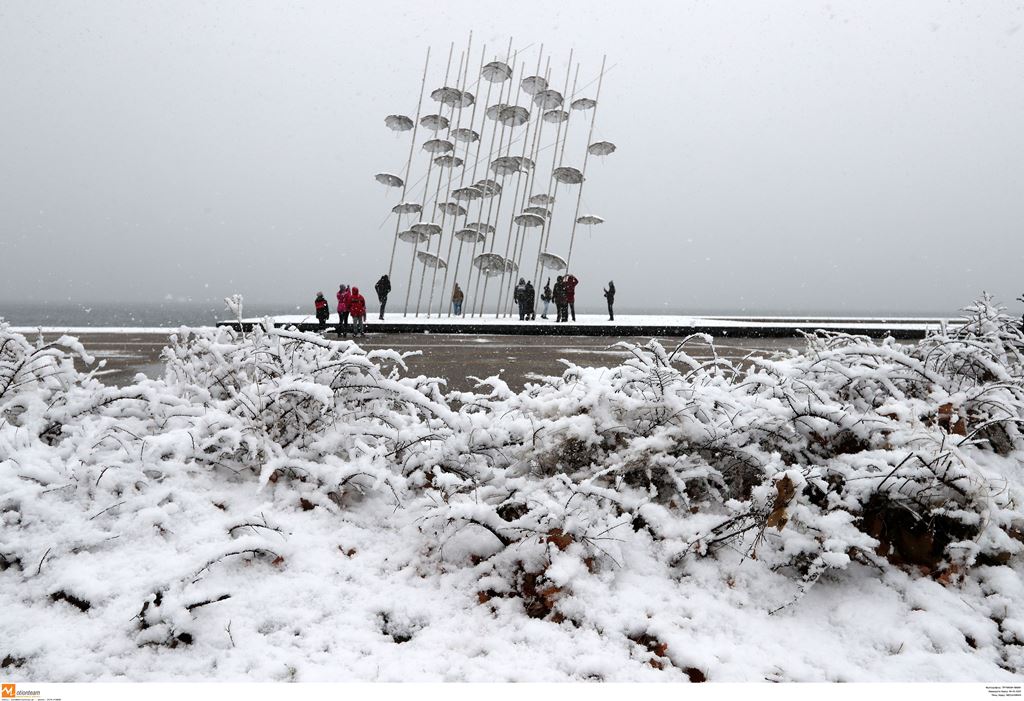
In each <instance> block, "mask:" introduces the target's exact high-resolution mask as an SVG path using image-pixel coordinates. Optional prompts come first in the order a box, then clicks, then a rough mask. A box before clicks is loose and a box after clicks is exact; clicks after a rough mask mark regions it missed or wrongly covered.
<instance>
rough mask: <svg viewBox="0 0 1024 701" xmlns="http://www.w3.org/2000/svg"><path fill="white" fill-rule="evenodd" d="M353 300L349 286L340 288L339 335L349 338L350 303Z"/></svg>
mask: <svg viewBox="0 0 1024 701" xmlns="http://www.w3.org/2000/svg"><path fill="white" fill-rule="evenodd" d="M350 299H352V292H351V291H350V290H349V288H348V285H340V286H339V287H338V335H339V336H348V303H349V300H350Z"/></svg>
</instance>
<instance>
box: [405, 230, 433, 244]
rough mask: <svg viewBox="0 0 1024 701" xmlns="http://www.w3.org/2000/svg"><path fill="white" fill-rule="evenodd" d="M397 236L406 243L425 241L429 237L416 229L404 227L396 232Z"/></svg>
mask: <svg viewBox="0 0 1024 701" xmlns="http://www.w3.org/2000/svg"><path fill="white" fill-rule="evenodd" d="M398 238H399V239H400V240H402V241H405V242H407V243H426V242H427V241H429V240H430V237H429V236H427V235H426V234H421V233H419V232H418V231H413V230H412V229H406V230H405V231H401V232H399V234H398Z"/></svg>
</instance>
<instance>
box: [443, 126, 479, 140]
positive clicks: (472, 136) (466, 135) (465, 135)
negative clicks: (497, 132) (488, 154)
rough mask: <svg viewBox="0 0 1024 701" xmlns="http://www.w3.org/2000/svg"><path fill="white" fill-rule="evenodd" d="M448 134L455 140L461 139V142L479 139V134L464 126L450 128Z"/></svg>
mask: <svg viewBox="0 0 1024 701" xmlns="http://www.w3.org/2000/svg"><path fill="white" fill-rule="evenodd" d="M449 136H450V137H451V138H453V139H455V140H456V141H461V142H463V143H473V142H474V141H479V140H480V135H479V134H477V133H476V132H475V131H473V130H472V129H466V128H465V127H463V128H461V129H452V130H451V133H449Z"/></svg>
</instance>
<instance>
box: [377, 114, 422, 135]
mask: <svg viewBox="0 0 1024 701" xmlns="http://www.w3.org/2000/svg"><path fill="white" fill-rule="evenodd" d="M384 123H385V124H386V125H387V127H388V129H390V130H391V131H409V130H410V129H412V128H413V126H415V125H414V124H413V123H412V119H410V118H409V117H406V116H405V115H404V114H389V115H388V116H387V117H385V118H384Z"/></svg>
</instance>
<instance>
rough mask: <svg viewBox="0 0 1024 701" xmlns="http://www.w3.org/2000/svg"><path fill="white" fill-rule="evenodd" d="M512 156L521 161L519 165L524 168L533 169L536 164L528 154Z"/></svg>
mask: <svg viewBox="0 0 1024 701" xmlns="http://www.w3.org/2000/svg"><path fill="white" fill-rule="evenodd" d="M512 158H514V159H516V161H518V162H519V167H520V168H522V169H523V170H533V167H534V165H536V164H535V163H534V162H533V160H532V159H530V158H527V157H526V156H512Z"/></svg>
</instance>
